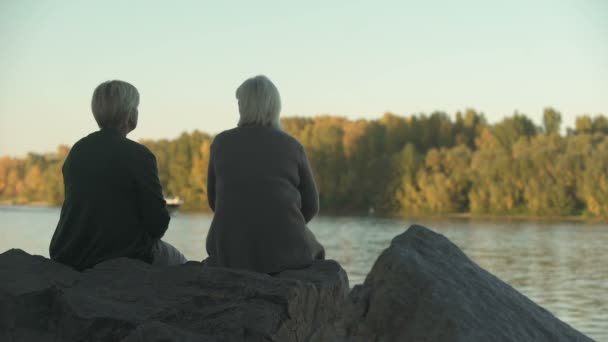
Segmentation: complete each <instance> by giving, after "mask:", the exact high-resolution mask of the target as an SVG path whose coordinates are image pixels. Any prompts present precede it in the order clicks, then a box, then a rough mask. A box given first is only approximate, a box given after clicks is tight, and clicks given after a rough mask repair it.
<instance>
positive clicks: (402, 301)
mask: <svg viewBox="0 0 608 342" xmlns="http://www.w3.org/2000/svg"><path fill="white" fill-rule="evenodd" d="M347 292H348V280H347V278H346V274H345V273H344V271H343V270H342V268H341V267H340V265H338V264H337V263H335V262H333V261H323V262H318V263H315V264H314V265H312V266H311V267H310V268H307V269H304V270H298V271H286V272H283V273H281V274H279V275H276V276H273V277H271V276H268V275H264V274H258V273H253V272H247V271H239V270H229V269H223V268H212V267H203V266H202V265H201V264H200V263H195V262H192V263H188V264H186V265H183V266H179V267H160V268H159V267H153V266H150V265H148V264H145V263H143V262H139V261H135V260H129V259H117V260H112V261H108V262H105V263H102V264H99V265H97V266H96V267H95V268H93V269H90V270H87V271H85V272H83V273H79V272H76V271H74V270H72V269H71V268H69V267H66V266H63V265H61V264H58V263H55V262H52V261H50V260H48V259H46V258H43V257H40V256H31V255H29V254H27V253H25V252H23V251H20V250H10V251H8V252H5V253H3V254H0V341H2V342H4V341H7V342H12V341H123V342H140V341H151V342H155V341H156V342H160V341H301V342H303V341H348V342H367V341H378V342H379V341H405V342H407V341H416V342H420V341H467V342H469V341H472V342H476V341H484V342H485V341H513V342H520V341H552V342H553V341H590V339H589V338H587V337H585V336H584V335H582V334H581V333H579V332H577V331H576V330H574V329H572V328H571V327H569V326H568V325H567V324H565V323H563V322H561V321H560V320H558V319H557V318H555V317H554V316H553V315H552V314H551V313H549V312H548V311H546V310H544V309H543V308H541V307H540V306H538V305H536V304H534V303H533V302H532V301H530V300H529V299H528V298H526V297H525V296H523V295H522V294H520V293H519V292H517V291H516V290H514V289H513V288H511V287H510V286H509V285H507V284H505V283H504V282H502V281H500V280H499V279H498V278H496V277H494V276H493V275H491V274H490V273H488V272H486V271H485V270H483V269H482V268H480V267H479V266H477V265H476V264H475V263H474V262H472V261H471V260H470V259H469V258H467V257H466V255H464V253H463V252H462V251H461V250H460V249H458V247H456V246H455V245H454V244H452V243H451V242H450V241H449V240H448V239H446V238H445V237H443V236H442V235H439V234H436V233H434V232H432V231H430V230H428V229H426V228H424V227H421V226H412V227H410V229H409V230H408V231H406V232H405V233H403V234H401V235H399V236H397V237H396V238H395V239H393V241H392V243H391V246H390V247H389V248H388V249H386V250H385V251H384V252H383V253H382V254H381V255H380V257H379V258H378V260H377V261H376V263H375V265H374V267H373V269H372V271H371V272H370V274H369V275H368V276H367V279H366V280H365V283H364V284H363V285H358V286H356V287H355V288H354V289H353V290H352V291H351V293H350V295H349V296H348V297H346V295H347Z"/></svg>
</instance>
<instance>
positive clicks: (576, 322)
mask: <svg viewBox="0 0 608 342" xmlns="http://www.w3.org/2000/svg"><path fill="white" fill-rule="evenodd" d="M58 218H59V210H58V209H48V208H26V207H0V253H1V252H4V251H5V250H7V249H10V248H21V249H23V250H25V251H27V252H28V253H30V254H40V255H44V256H48V243H49V241H50V239H51V236H52V234H53V231H54V229H55V225H56V223H57V220H58ZM210 222H211V216H209V215H204V214H180V213H177V214H176V215H175V216H174V217H173V218H172V220H171V224H170V227H169V231H168V232H167V234H166V236H165V239H166V240H167V241H168V242H170V243H172V244H173V245H175V246H176V247H177V248H179V249H180V250H181V251H182V252H183V253H184V254H185V255H186V256H187V257H188V259H191V260H201V259H203V258H205V257H206V253H205V249H204V245H205V244H204V241H205V237H206V235H207V229H208V227H209V224H210ZM411 223H413V222H411V221H407V220H397V219H382V218H361V217H319V218H316V219H315V220H313V222H312V223H311V225H310V228H311V229H312V230H313V231H314V232H315V234H316V235H317V238H318V239H319V241H321V242H322V243H323V244H324V245H325V248H326V253H327V257H328V258H332V259H335V260H337V261H338V262H340V264H342V266H343V267H344V268H345V269H346V271H347V272H348V276H349V279H350V284H351V286H354V285H355V284H358V283H361V282H362V281H363V280H364V278H365V275H366V274H367V272H369V270H370V269H371V267H372V265H373V263H374V261H375V260H376V257H377V256H378V255H379V253H380V252H381V251H382V250H383V249H384V248H386V247H387V246H388V245H389V243H390V240H391V239H392V238H393V237H394V236H395V235H397V234H399V233H401V232H403V231H404V230H405V229H406V227H408V225H409V224H411ZM416 223H420V224H423V225H426V226H427V227H429V228H432V229H434V230H436V231H438V232H440V233H442V234H444V235H446V236H447V237H448V238H450V239H451V240H452V241H453V242H454V243H456V244H457V245H458V246H459V247H460V248H462V249H463V250H464V252H465V253H467V254H468V255H469V257H471V258H472V259H473V260H474V261H476V262H477V263H478V264H480V265H481V266H482V267H484V268H485V269H487V270H488V271H490V272H492V273H494V274H495V275H496V276H498V277H499V278H501V279H502V280H504V281H506V282H507V283H509V284H510V285H511V286H513V287H515V288H516V289H518V290H519V291H521V292H522V293H523V294H525V295H527V296H528V297H530V298H531V299H532V300H533V301H535V302H537V303H539V304H540V305H542V306H544V307H545V308H546V309H548V310H549V311H551V312H552V313H553V314H555V315H556V316H557V317H559V318H560V319H562V320H563V321H565V322H567V323H569V324H570V325H572V326H573V327H574V328H576V329H578V330H580V331H581V332H583V333H585V334H587V335H588V336H590V337H591V338H593V339H596V340H598V341H608V224H585V223H571V222H566V223H555V222H552V223H530V222H519V221H516V222H507V223H505V222H502V223H497V222H486V221H468V220H444V221H437V220H433V221H430V220H428V221H427V220H418V221H417V222H416Z"/></svg>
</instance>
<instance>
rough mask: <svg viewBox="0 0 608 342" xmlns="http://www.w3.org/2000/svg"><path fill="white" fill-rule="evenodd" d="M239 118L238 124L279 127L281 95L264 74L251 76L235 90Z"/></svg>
mask: <svg viewBox="0 0 608 342" xmlns="http://www.w3.org/2000/svg"><path fill="white" fill-rule="evenodd" d="M236 98H237V100H238V101H239V113H240V115H241V119H240V120H239V124H238V125H239V126H245V125H261V126H273V127H276V128H279V127H280V125H279V114H280V113H281V95H279V91H278V90H277V87H275V85H274V84H273V83H272V82H271V81H270V80H269V79H268V77H266V76H262V75H260V76H256V77H252V78H250V79H248V80H246V81H245V82H243V84H241V85H240V86H239V87H238V89H237V90H236Z"/></svg>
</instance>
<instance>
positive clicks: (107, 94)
mask: <svg viewBox="0 0 608 342" xmlns="http://www.w3.org/2000/svg"><path fill="white" fill-rule="evenodd" d="M138 106H139V91H137V88H135V86H133V85H132V84H130V83H127V82H124V81H118V80H113V81H106V82H103V83H102V84H100V85H98V86H97V88H95V91H94V92H93V99H92V100H91V110H92V111H93V116H94V117H95V121H97V125H99V128H122V127H124V126H125V125H130V126H132V127H131V129H134V128H135V126H137V117H138V112H137V107H138Z"/></svg>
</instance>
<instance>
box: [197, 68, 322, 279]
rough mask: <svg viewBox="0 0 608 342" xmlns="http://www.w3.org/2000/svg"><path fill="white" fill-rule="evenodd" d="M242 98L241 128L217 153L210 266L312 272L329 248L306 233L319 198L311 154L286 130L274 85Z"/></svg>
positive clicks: (260, 83) (251, 88) (250, 85)
mask: <svg viewBox="0 0 608 342" xmlns="http://www.w3.org/2000/svg"><path fill="white" fill-rule="evenodd" d="M236 98H237V99H238V103H239V112H240V116H241V118H240V121H239V123H238V127H236V128H234V129H231V130H228V131H224V132H222V133H220V134H219V135H217V136H216V137H215V139H214V140H213V144H212V146H211V157H210V161H209V173H208V178H207V182H208V184H207V195H208V200H209V206H210V207H211V209H212V210H213V211H214V212H215V215H214V217H213V222H212V224H211V229H210V230H209V234H208V236H207V253H208V254H209V259H208V260H209V261H208V263H209V264H210V265H216V266H224V267H233V268H242V269H249V270H254V271H258V272H262V273H276V272H280V271H283V270H286V269H294V268H302V267H306V266H309V265H310V264H311V263H312V262H313V260H314V259H323V258H324V249H323V247H322V246H321V245H320V244H319V243H318V242H317V240H316V239H315V237H314V235H313V234H312V232H311V231H310V230H309V229H308V227H307V226H306V224H307V223H308V222H309V221H310V220H311V219H312V218H313V217H314V216H315V215H316V214H317V212H318V210H319V199H318V193H317V189H316V186H315V181H314V178H313V176H312V173H311V169H310V166H309V163H308V159H307V157H306V154H305V152H304V148H303V147H302V145H301V144H300V143H299V142H298V141H297V140H296V139H294V138H293V137H291V136H289V135H288V134H286V133H285V132H283V131H281V129H280V127H279V113H280V111H281V99H280V96H279V92H278V90H277V88H276V87H275V86H274V84H272V82H271V81H270V80H269V79H268V78H266V77H264V76H257V77H254V78H251V79H248V80H246V81H245V82H244V83H243V84H242V85H241V86H240V87H239V88H238V89H237V91H236Z"/></svg>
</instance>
